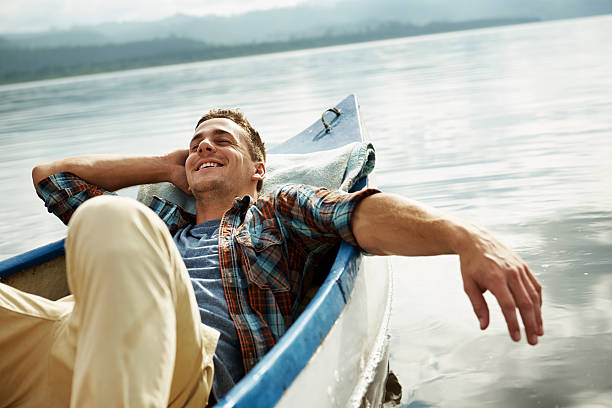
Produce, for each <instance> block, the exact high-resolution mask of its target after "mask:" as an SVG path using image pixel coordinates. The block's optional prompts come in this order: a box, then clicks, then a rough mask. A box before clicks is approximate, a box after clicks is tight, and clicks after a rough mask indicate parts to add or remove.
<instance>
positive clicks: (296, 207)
mask: <svg viewBox="0 0 612 408" xmlns="http://www.w3.org/2000/svg"><path fill="white" fill-rule="evenodd" d="M379 192H380V191H379V190H376V189H372V188H370V189H365V190H361V191H358V192H355V193H346V192H342V191H334V190H327V189H324V188H313V187H310V186H304V185H287V186H284V187H282V188H281V189H279V190H278V191H277V193H276V195H275V196H274V199H275V208H276V212H277V216H279V217H281V218H282V220H283V222H282V223H281V224H282V225H285V226H288V227H289V229H290V231H288V232H289V233H290V234H291V235H293V236H294V238H295V239H298V240H300V241H302V244H303V245H304V246H305V249H306V250H312V249H314V248H315V247H317V246H319V245H320V244H321V242H322V241H325V240H328V239H329V240H335V239H337V238H340V239H342V240H344V241H346V242H348V243H349V244H351V245H353V246H357V240H356V239H355V236H354V235H353V231H352V230H351V219H352V216H353V213H354V211H355V208H356V207H357V204H359V202H361V200H363V199H364V198H366V197H368V196H370V195H372V194H376V193H379Z"/></svg>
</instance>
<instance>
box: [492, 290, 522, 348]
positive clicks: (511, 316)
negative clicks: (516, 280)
mask: <svg viewBox="0 0 612 408" xmlns="http://www.w3.org/2000/svg"><path fill="white" fill-rule="evenodd" d="M489 290H490V291H491V293H493V295H494V296H495V297H496V298H497V303H499V307H500V308H501V311H502V314H503V315H504V319H505V320H506V325H507V326H508V333H510V337H511V338H512V340H514V341H519V340H520V339H521V329H520V327H519V324H518V320H517V318H516V303H515V302H514V298H513V296H512V293H511V292H510V289H509V288H508V286H506V285H505V284H504V283H500V285H498V286H496V287H494V288H489Z"/></svg>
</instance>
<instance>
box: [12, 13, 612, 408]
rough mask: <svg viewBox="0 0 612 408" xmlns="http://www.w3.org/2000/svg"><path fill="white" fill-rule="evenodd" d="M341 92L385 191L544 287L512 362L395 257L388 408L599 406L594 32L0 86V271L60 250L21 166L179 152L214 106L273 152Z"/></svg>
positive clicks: (610, 280)
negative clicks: (486, 243) (537, 336)
mask: <svg viewBox="0 0 612 408" xmlns="http://www.w3.org/2000/svg"><path fill="white" fill-rule="evenodd" d="M349 93H356V94H357V96H358V98H359V100H360V104H361V109H362V113H363V115H364V117H365V122H366V124H367V127H368V130H369V133H370V137H371V138H372V139H373V141H374V143H375V146H376V149H377V180H378V184H379V185H380V187H381V188H382V189H383V190H386V191H390V192H395V193H399V194H403V195H405V196H408V197H411V198H414V199H418V200H421V201H423V202H425V203H427V204H430V205H434V206H437V207H440V208H442V209H445V210H448V211H452V212H454V213H456V214H458V215H460V216H463V217H465V218H468V219H471V220H474V221H476V222H478V223H479V224H481V225H484V226H485V227H487V228H488V229H489V230H491V231H493V232H494V233H495V234H496V235H497V236H498V237H500V238H501V239H502V240H503V241H505V242H506V243H508V244H509V245H510V246H511V247H513V248H514V249H515V250H516V251H517V252H518V253H519V254H520V255H521V256H522V257H523V258H524V259H525V260H526V261H527V263H528V264H529V265H530V266H531V268H532V270H533V271H534V272H535V273H536V275H537V276H538V279H540V281H541V282H542V284H543V286H544V307H543V313H544V318H545V321H544V322H545V331H546V335H545V336H544V337H543V338H542V339H541V341H540V344H539V345H538V346H536V347H530V346H528V345H526V343H525V342H524V341H523V342H522V343H520V344H515V343H513V342H511V341H510V339H509V336H508V335H507V332H506V329H505V325H504V322H503V319H502V317H501V314H500V312H499V309H498V308H497V306H496V305H492V307H491V309H492V323H491V327H490V328H489V329H488V330H487V331H486V332H480V330H479V329H478V323H477V320H476V318H475V317H474V316H473V314H472V312H471V307H470V305H469V302H468V300H467V298H466V297H465V295H464V294H463V292H462V288H461V281H460V277H459V270H458V261H457V258H456V257H452V256H447V257H437V258H414V259H408V258H394V259H393V260H392V264H393V268H394V276H395V293H394V303H393V308H394V313H393V315H392V339H391V368H392V369H393V371H395V372H396V373H397V375H398V377H399V379H400V382H401V383H402V385H403V389H404V395H403V399H402V405H403V406H405V407H429V406H435V407H437V406H443V407H471V406H480V407H483V406H484V407H584V406H589V407H595V406H597V407H602V406H612V188H611V187H612V185H611V184H610V179H611V176H612V141H611V140H612V16H603V17H596V18H586V19H578V20H568V21H556V22H546V23H538V24H529V25H520V26H512V27H501V28H490V29H484V30H474V31H466V32H458V33H447V34H439V35H432V36H424V37H414V38H405V39H397V40H389V41H382V42H373V43H364V44H356V45H348V46H341V47H331V48H325V49H317V50H306V51H298V52H290V53H283V54H273V55H264V56H255V57H248V58H237V59H229V60H220V61H211V62H203V63H194V64H185V65H177V66H169V67H161V68H152V69H144V70H136V71H127V72H118V73H109V74H101V75H93V76H85V77H75V78H67V79H59V80H50V81H42V82H35V83H27V84H18V85H9V86H2V87H0V146H1V151H0V183H1V184H0V185H1V186H2V189H3V200H2V201H1V202H0V234H1V235H2V237H3V239H2V241H1V243H0V258H6V257H9V256H12V255H15V254H17V253H20V252H22V251H24V250H28V249H32V248H35V247H37V246H40V245H42V244H45V243H48V242H50V241H53V240H57V239H60V238H61V237H63V236H64V233H65V227H64V226H63V224H61V223H60V222H59V221H58V220H56V219H55V218H54V217H52V216H50V215H48V214H47V213H46V212H45V210H44V207H43V205H42V203H41V202H40V200H39V199H38V198H37V197H36V196H35V193H34V190H33V188H32V186H31V179H30V170H31V168H32V167H33V166H34V165H36V164H37V163H41V162H47V161H51V160H54V159H58V158H61V157H65V156H68V155H77V154H83V153H92V152H94V153H122V154H160V153H164V152H166V151H169V150H172V149H175V148H177V147H182V146H186V144H187V142H188V140H189V137H190V136H191V132H192V129H193V126H194V124H195V121H196V119H197V118H198V117H199V116H200V115H201V114H202V113H203V112H205V111H207V110H208V109H209V108H211V107H215V106H230V107H234V106H240V107H241V108H242V109H243V110H244V111H245V112H246V113H247V115H248V117H249V118H250V120H251V121H252V123H253V124H254V125H255V127H256V128H258V129H259V130H260V133H262V135H264V137H265V138H266V140H267V141H268V145H273V144H275V143H278V142H280V141H282V140H284V139H286V138H288V137H290V136H292V135H294V134H295V133H297V132H298V131H300V130H302V129H303V128H305V127H306V126H308V125H309V124H310V123H311V122H312V121H313V120H315V119H316V118H317V117H319V116H320V114H321V112H322V111H323V110H324V109H326V108H327V107H329V106H331V105H333V104H335V103H336V102H338V101H340V100H341V99H342V98H343V97H345V96H346V95H347V94H349ZM126 194H127V195H132V196H133V195H135V193H134V191H133V190H130V191H127V192H126ZM488 299H489V300H491V298H490V297H489V298H488Z"/></svg>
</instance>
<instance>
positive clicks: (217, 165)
mask: <svg viewBox="0 0 612 408" xmlns="http://www.w3.org/2000/svg"><path fill="white" fill-rule="evenodd" d="M210 167H223V165H222V164H220V163H215V162H206V163H202V165H201V166H200V167H198V169H197V170H196V171H200V170H202V169H207V168H210Z"/></svg>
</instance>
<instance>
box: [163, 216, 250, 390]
mask: <svg viewBox="0 0 612 408" xmlns="http://www.w3.org/2000/svg"><path fill="white" fill-rule="evenodd" d="M219 224H220V220H212V221H207V222H203V223H202V224H197V225H188V226H187V227H185V228H183V229H181V230H179V231H177V232H176V234H174V242H175V243H176V246H177V247H178V250H179V252H180V254H181V256H182V257H183V260H184V261H185V265H186V266H187V270H188V272H189V276H190V277H191V283H192V284H193V290H194V292H195V297H196V301H197V303H198V308H199V309H200V317H201V319H202V323H204V324H206V325H207V326H209V327H212V328H214V329H216V330H218V331H219V332H220V333H221V336H220V337H219V343H218V344H217V349H216V350H215V355H214V357H213V361H214V365H215V374H214V376H213V384H212V392H213V395H214V396H215V398H216V399H217V401H218V400H219V399H221V398H222V397H223V396H224V395H225V394H226V393H227V392H228V391H229V390H230V389H231V388H232V387H233V386H234V384H235V383H236V382H238V380H240V379H241V378H242V377H243V376H244V366H243V364H242V354H241V351H240V343H239V340H238V334H237V333H236V327H235V326H234V322H233V321H232V318H231V317H230V315H229V312H228V308H227V301H226V299H225V293H224V291H223V281H222V279H221V270H220V268H219V244H218V236H219Z"/></svg>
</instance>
